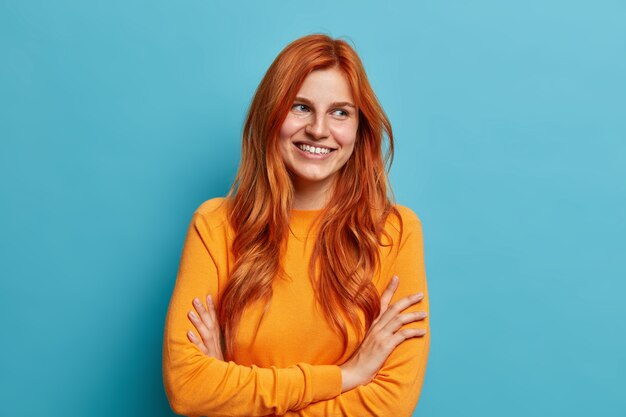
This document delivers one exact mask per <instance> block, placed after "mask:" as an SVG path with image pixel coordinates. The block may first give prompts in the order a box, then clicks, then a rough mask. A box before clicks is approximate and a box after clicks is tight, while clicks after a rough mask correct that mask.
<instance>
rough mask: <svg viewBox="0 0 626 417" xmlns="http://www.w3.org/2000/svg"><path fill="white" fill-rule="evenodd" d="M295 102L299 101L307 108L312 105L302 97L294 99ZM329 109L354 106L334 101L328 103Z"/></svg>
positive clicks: (347, 102)
mask: <svg viewBox="0 0 626 417" xmlns="http://www.w3.org/2000/svg"><path fill="white" fill-rule="evenodd" d="M295 101H301V102H303V103H305V104H308V105H309V106H312V105H313V103H312V102H311V100H309V99H308V98H304V97H296V98H295ZM330 107H355V106H354V104H352V103H350V102H349V101H336V102H334V103H330Z"/></svg>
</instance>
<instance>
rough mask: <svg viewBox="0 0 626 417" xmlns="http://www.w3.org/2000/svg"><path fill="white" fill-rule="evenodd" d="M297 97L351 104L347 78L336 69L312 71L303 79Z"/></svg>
mask: <svg viewBox="0 0 626 417" xmlns="http://www.w3.org/2000/svg"><path fill="white" fill-rule="evenodd" d="M298 95H299V96H304V97H306V98H307V99H309V100H312V101H320V102H325V101H328V102H331V101H350V102H353V97H352V88H351V87H350V83H349V82H348V78H347V77H346V75H345V74H344V72H343V71H341V70H340V69H338V68H326V69H320V70H315V71H312V72H311V73H310V74H309V75H307V77H306V78H305V79H304V82H303V83H302V86H301V87H300V90H298Z"/></svg>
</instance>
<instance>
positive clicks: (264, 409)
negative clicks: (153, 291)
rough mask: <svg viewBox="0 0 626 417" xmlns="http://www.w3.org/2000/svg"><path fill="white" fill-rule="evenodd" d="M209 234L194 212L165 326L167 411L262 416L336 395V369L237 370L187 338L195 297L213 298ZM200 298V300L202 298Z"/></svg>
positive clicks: (338, 373)
mask: <svg viewBox="0 0 626 417" xmlns="http://www.w3.org/2000/svg"><path fill="white" fill-rule="evenodd" d="M212 239H214V236H212V235H211V228H210V227H209V226H208V224H207V221H206V219H205V218H203V215H202V214H200V213H198V211H196V212H195V213H194V216H193V219H192V221H191V224H190V226H189V229H188V232H187V236H186V239H185V244H184V247H183V251H182V255H181V260H180V265H179V269H178V275H177V278H176V283H175V286H174V291H173V294H172V298H171V300H170V303H169V308H168V312H167V317H166V321H165V331H164V340H163V382H164V387H165V391H166V394H167V397H168V400H169V403H170V406H171V408H172V410H174V412H176V413H177V414H184V415H189V416H200V415H203V416H204V415H206V416H216V417H219V416H263V415H268V414H277V415H280V414H284V413H285V412H286V411H287V410H290V409H298V408H303V407H306V406H307V405H308V404H310V403H313V402H316V401H321V400H326V399H330V398H333V397H335V396H337V395H339V394H340V393H341V370H340V368H339V367H338V366H336V365H310V364H307V363H298V364H296V365H293V366H290V367H287V368H278V367H275V366H271V367H269V368H262V367H257V366H255V365H252V366H244V365H238V364H236V363H234V362H232V361H229V362H225V361H221V360H218V359H217V358H213V357H208V356H205V355H204V354H203V353H202V352H201V351H200V349H198V348H197V347H196V346H195V345H194V344H193V343H191V342H190V341H189V340H188V339H187V336H186V333H187V331H188V330H192V329H193V324H192V323H191V322H189V320H188V318H187V313H188V312H189V311H190V310H192V308H193V307H192V304H191V301H192V299H193V298H194V297H198V298H200V299H202V300H204V299H206V295H207V294H209V293H210V294H212V295H213V297H214V298H215V294H217V293H218V292H217V289H218V282H217V280H218V268H217V266H216V264H215V261H214V259H213V255H212V253H211V249H212V248H213V247H214V245H216V244H217V245H219V244H222V245H225V242H219V239H217V241H212ZM203 297H204V298H203Z"/></svg>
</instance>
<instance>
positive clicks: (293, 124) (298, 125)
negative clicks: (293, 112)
mask: <svg viewBox="0 0 626 417" xmlns="http://www.w3.org/2000/svg"><path fill="white" fill-rule="evenodd" d="M302 127H303V126H302V122H300V121H298V120H296V119H293V118H291V117H287V118H286V119H285V121H284V122H283V124H282V126H281V127H280V138H281V139H282V140H289V139H290V138H291V137H292V136H293V135H295V134H296V132H298V130H300V129H302Z"/></svg>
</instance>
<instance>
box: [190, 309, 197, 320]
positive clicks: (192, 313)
mask: <svg viewBox="0 0 626 417" xmlns="http://www.w3.org/2000/svg"><path fill="white" fill-rule="evenodd" d="M189 315H190V316H191V318H192V319H194V320H196V319H197V318H198V317H197V316H196V313H194V312H193V311H190V312H189Z"/></svg>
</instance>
